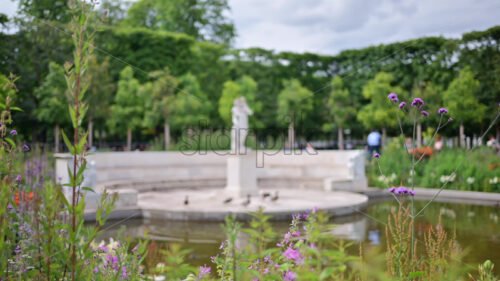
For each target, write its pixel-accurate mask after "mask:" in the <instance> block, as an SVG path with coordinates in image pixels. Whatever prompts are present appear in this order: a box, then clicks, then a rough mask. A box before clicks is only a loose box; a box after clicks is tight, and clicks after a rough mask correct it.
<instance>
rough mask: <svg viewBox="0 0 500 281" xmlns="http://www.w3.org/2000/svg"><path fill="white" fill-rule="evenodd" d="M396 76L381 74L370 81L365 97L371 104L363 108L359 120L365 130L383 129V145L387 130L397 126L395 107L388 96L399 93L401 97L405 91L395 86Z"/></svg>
mask: <svg viewBox="0 0 500 281" xmlns="http://www.w3.org/2000/svg"><path fill="white" fill-rule="evenodd" d="M392 83H394V76H392V74H390V73H386V72H380V73H379V74H377V76H375V78H373V79H371V80H369V81H368V82H367V83H366V85H365V86H364V87H363V96H364V97H365V98H366V99H368V100H369V103H368V104H367V105H365V106H363V107H362V108H361V110H360V111H359V112H358V115H357V118H358V120H359V121H361V123H363V125H364V126H365V128H367V129H373V128H377V127H379V128H382V145H384V144H385V139H386V137H387V128H388V127H393V126H395V125H396V124H397V117H396V113H395V112H394V105H393V104H391V103H390V102H389V101H388V99H387V95H389V93H391V92H393V93H397V94H399V95H400V96H401V95H402V94H403V90H402V89H401V88H400V87H398V86H393V85H392Z"/></svg>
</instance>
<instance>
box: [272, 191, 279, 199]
mask: <svg viewBox="0 0 500 281" xmlns="http://www.w3.org/2000/svg"><path fill="white" fill-rule="evenodd" d="M278 199H279V196H278V191H277V190H276V193H275V194H274V196H273V197H272V198H271V201H277V200H278Z"/></svg>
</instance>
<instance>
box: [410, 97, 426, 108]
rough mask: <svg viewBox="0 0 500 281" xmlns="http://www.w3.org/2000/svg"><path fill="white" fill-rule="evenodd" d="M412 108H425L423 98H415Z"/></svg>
mask: <svg viewBox="0 0 500 281" xmlns="http://www.w3.org/2000/svg"><path fill="white" fill-rule="evenodd" d="M411 106H413V107H422V106H424V100H422V99H421V98H415V99H413V102H412V103H411Z"/></svg>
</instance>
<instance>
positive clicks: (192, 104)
mask: <svg viewBox="0 0 500 281" xmlns="http://www.w3.org/2000/svg"><path fill="white" fill-rule="evenodd" d="M168 107H169V108H171V112H172V117H171V120H172V125H173V126H174V127H177V128H186V127H196V126H206V125H208V121H209V120H208V113H209V112H210V107H211V105H210V103H209V101H208V100H207V98H206V96H205V94H204V93H203V92H202V91H201V89H200V85H199V84H198V81H197V79H196V77H195V76H194V75H192V74H191V73H188V74H185V75H183V76H181V77H180V78H179V90H178V91H177V94H176V96H175V99H174V100H173V101H172V102H171V104H169V105H168Z"/></svg>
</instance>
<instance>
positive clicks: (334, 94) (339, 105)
mask: <svg viewBox="0 0 500 281" xmlns="http://www.w3.org/2000/svg"><path fill="white" fill-rule="evenodd" d="M330 89H331V90H330V95H329V97H328V101H327V109H328V120H329V121H330V122H332V123H325V124H324V126H323V128H324V130H325V131H330V130H332V127H333V126H332V125H333V124H335V125H336V126H337V127H345V126H346V125H347V124H348V122H347V121H348V120H349V119H350V118H351V116H353V115H355V112H356V111H355V108H354V105H353V103H352V96H351V94H350V93H349V90H348V89H346V88H345V87H344V82H343V80H342V78H341V77H340V76H337V77H335V78H333V79H332V81H331V82H330Z"/></svg>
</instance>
